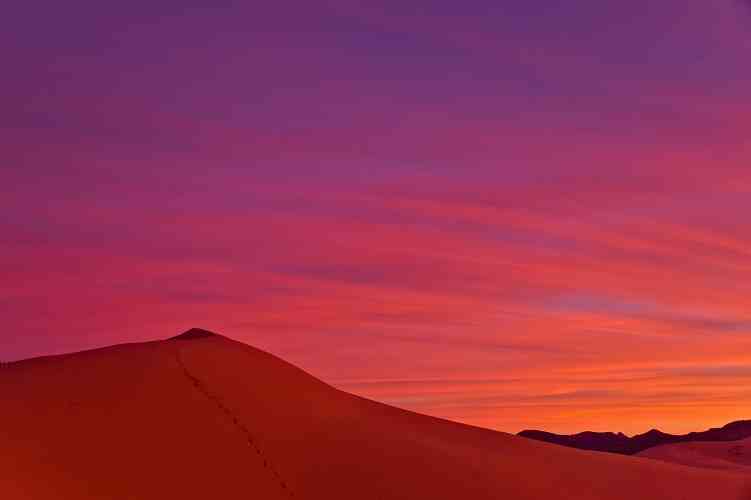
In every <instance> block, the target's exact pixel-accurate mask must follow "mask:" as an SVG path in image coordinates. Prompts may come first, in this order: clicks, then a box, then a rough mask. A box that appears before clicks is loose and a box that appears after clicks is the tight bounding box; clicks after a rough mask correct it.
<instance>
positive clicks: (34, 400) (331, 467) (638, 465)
mask: <svg viewBox="0 0 751 500" xmlns="http://www.w3.org/2000/svg"><path fill="white" fill-rule="evenodd" d="M0 395H1V397H0V498H3V499H5V500H37V499H40V500H41V499H44V500H47V499H50V500H51V499H57V500H65V499H97V500H99V499H134V500H135V499H138V500H149V499H173V498H174V499H182V500H191V499H196V500H199V499H200V500H205V499H211V498H214V499H234V498H237V499H240V498H242V499H248V498H252V499H269V500H274V499H287V498H299V499H310V500H319V499H320V500H323V499H346V500H351V499H361V500H376V499H380V500H388V499H439V500H440V499H446V500H448V499H452V500H456V499H488V500H489V499H511V500H514V499H520V500H521V499H557V498H561V499H564V498H565V499H568V498H571V499H578V500H590V499H591V500H595V499H597V500H601V499H614V500H616V499H623V500H626V499H628V500H632V499H634V498H638V499H641V500H647V499H671V500H672V499H683V500H691V499H696V500H699V499H706V498H712V499H713V500H722V499H728V500H731V499H732V500H734V499H741V498H751V496H749V495H748V494H747V493H748V492H749V491H751V490H749V487H748V485H749V480H748V479H747V476H746V475H744V474H740V473H738V472H735V471H716V470H706V469H697V468H692V467H687V466H682V465H674V464H669V463H664V462H661V461H657V460H645V459H643V458H638V457H626V456H619V455H614V454H608V453H597V452H587V451H580V450H574V449H568V448H564V447H560V446H556V445H551V444H547V443H542V442H536V441H532V440H527V439H524V438H520V437H516V436H512V435H509V434H505V433H500V432H495V431H490V430H485V429H480V428H475V427H469V426H465V425H461V424H457V423H452V422H448V421H444V420H440V419H435V418H431V417H427V416H423V415H418V414H415V413H411V412H407V411H403V410H400V409H397V408H393V407H390V406H386V405H383V404H379V403H376V402H372V401H369V400H365V399H362V398H359V397H356V396H353V395H350V394H347V393H344V392H341V391H338V390H336V389H334V388H332V387H330V386H328V385H326V384H324V383H323V382H321V381H319V380H317V379H315V378H313V377H311V376H310V375H308V374H306V373H305V372H303V371H301V370H299V369H297V368H295V367H293V366H292V365H289V364H287V363H286V362H284V361H282V360H280V359H278V358H276V357H273V356H271V355H269V354H267V353H264V352H262V351H259V350H256V349H253V348H251V347H248V346H245V345H243V344H240V343H237V342H233V341H230V340H228V339H225V338H223V337H210V338H196V339H191V340H170V341H161V342H152V343H146V344H131V345H124V346H116V347H111V348H106V349H100V350H96V351H88V352H84V353H78V354H72V355H66V356H57V357H50V358H39V359H34V360H28V361H23V362H18V363H13V364H11V365H9V366H5V367H3V368H0Z"/></svg>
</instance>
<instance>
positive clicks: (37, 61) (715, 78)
mask: <svg viewBox="0 0 751 500" xmlns="http://www.w3.org/2000/svg"><path fill="white" fill-rule="evenodd" d="M205 5H207V6H208V5H210V7H206V6H201V5H199V4H198V3H197V2H175V1H166V0H150V1H144V0H134V1H131V2H119V3H112V2H100V1H93V0H89V1H81V0H73V1H71V2H51V1H44V2H41V1H36V0H31V1H28V2H16V3H15V4H14V5H13V6H12V7H10V8H8V9H5V11H4V12H3V15H2V18H1V19H0V57H1V58H2V61H3V62H4V64H3V66H4V70H3V76H2V78H0V126H1V127H2V134H0V151H2V153H1V154H0V160H1V162H2V163H1V164H0V186H1V187H0V210H1V211H2V217H0V230H1V231H2V233H1V234H2V238H1V239H0V276H1V277H2V281H1V283H2V285H1V286H0V318H1V319H2V322H3V324H2V328H1V329H0V359H4V360H14V359H21V358H26V357H32V356H38V355H43V354H52V353H61V352H69V351H74V350H81V349H87V348H92V347H101V346H105V345H110V344H114V343H121V342H131V341H144V340H153V339H156V338H162V337H167V336H171V335H175V334H177V333H179V332H181V331H182V330H185V329H187V328H189V327H192V326H200V327H204V328H208V329H211V330H214V331H217V332H220V333H224V334H226V335H228V336H230V337H233V338H235V339H238V340H241V341H243V342H247V343H249V344H251V345H254V346H257V347H260V348H262V349H265V350H268V351H270V352H272V353H274V354H277V355H279V356H281V357H283V358H284V359H286V360H288V361H290V362H293V363H295V364H297V365H298V366H301V367H302V368H304V369H306V370H307V371H309V372H311V373H312V374H314V375H316V376H318V377H320V378H322V379H324V380H326V381H327V382H329V383H332V384H333V385H335V386H337V387H340V388H342V389H345V390H347V391H350V392H354V393H356V394H360V395H363V396H366V397H370V398H373V399H376V400H379V401H383V402H386V403H390V404H394V405H397V406H400V407H404V408H409V409H412V410H416V411H420V412H423V413H428V414H431V415H435V416H440V417H445V418H450V419H454V420H459V421H462V422H466V423H471V424H475V425H481V426H486V427H491V428H495V429H500V430H505V431H510V432H516V431H519V430H521V429H523V428H541V429H546V430H550V431H556V432H575V431H580V430H585V429H590V430H613V431H624V432H627V433H636V432H643V431H646V430H648V429H650V428H652V427H658V428H661V429H662V430H665V431H673V432H679V431H688V430H698V429H703V428H706V427H708V426H716V425H721V424H724V423H726V422H728V421H731V420H734V419H741V418H751V222H750V221H751V140H750V139H749V130H751V64H750V63H749V61H751V6H749V5H748V4H747V3H744V2H741V1H738V0H717V1H707V0H632V1H628V2H603V1H602V0H571V1H567V2H561V1H558V0H555V1H554V0H493V1H490V0H473V1H422V2H418V1H413V0H398V1H397V0H385V1H384V0H381V1H378V2H375V1H372V2H371V1H366V2H352V1H348V0H334V1H319V0H312V1H298V2H293V1H288V0H282V1H276V2H221V1H214V2H205ZM265 383H273V381H265Z"/></svg>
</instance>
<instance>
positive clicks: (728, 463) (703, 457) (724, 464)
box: [638, 438, 751, 474]
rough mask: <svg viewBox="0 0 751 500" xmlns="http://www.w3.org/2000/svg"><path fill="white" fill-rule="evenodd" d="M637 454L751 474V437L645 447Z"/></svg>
mask: <svg viewBox="0 0 751 500" xmlns="http://www.w3.org/2000/svg"><path fill="white" fill-rule="evenodd" d="M638 456H640V457H646V458H654V459H656V460H662V461H665V462H672V463H677V464H684V465H691V466H693V467H703V468H706V469H719V470H734V471H738V472H745V473H746V474H751V438H746V439H742V440H740V441H723V442H694V443H675V444H666V445H663V446H656V447H654V448H650V449H648V450H644V451H643V452H641V453H639V454H638Z"/></svg>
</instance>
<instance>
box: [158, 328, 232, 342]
mask: <svg viewBox="0 0 751 500" xmlns="http://www.w3.org/2000/svg"><path fill="white" fill-rule="evenodd" d="M210 337H221V335H219V334H218V333H214V332H211V331H209V330H204V329H203V328H191V329H190V330H187V331H184V332H183V333H181V334H180V335H176V336H174V337H170V338H169V340H195V339H206V338H210Z"/></svg>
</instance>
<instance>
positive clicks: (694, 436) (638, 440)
mask: <svg viewBox="0 0 751 500" xmlns="http://www.w3.org/2000/svg"><path fill="white" fill-rule="evenodd" d="M518 435H519V436H522V437H525V438H529V439H535V440H537V441H545V442H547V443H554V444H559V445H562V446H568V447H569V448H578V449H580V450H593V451H607V452H610V453H620V454H621V455H634V454H636V453H639V452H641V451H644V450H646V449H648V448H652V447H655V446H659V445H661V444H670V443H686V442H691V441H737V440H739V439H744V438H747V437H751V420H739V421H737V422H731V423H729V424H727V425H725V426H723V427H720V428H713V429H709V430H707V431H702V432H690V433H688V434H667V433H665V432H661V431H658V430H657V429H652V430H651V431H649V432H645V433H644V434H638V435H636V436H632V437H629V436H626V435H625V434H623V433H621V432H619V433H614V432H590V431H587V432H580V433H579V434H570V435H566V434H553V433H551V432H545V431H538V430H525V431H521V432H520V433H519V434H518Z"/></svg>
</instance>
